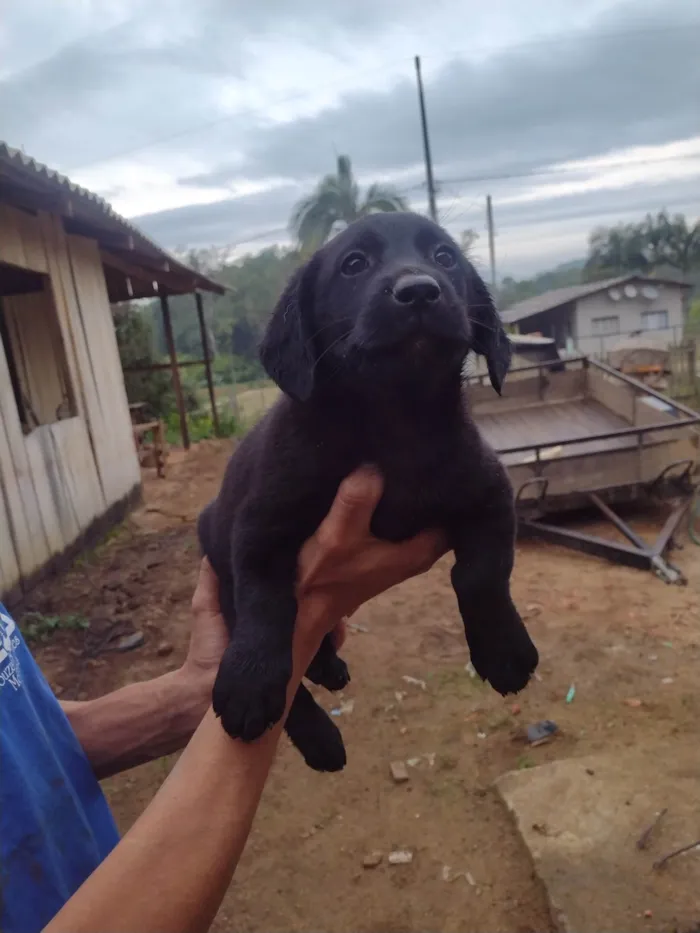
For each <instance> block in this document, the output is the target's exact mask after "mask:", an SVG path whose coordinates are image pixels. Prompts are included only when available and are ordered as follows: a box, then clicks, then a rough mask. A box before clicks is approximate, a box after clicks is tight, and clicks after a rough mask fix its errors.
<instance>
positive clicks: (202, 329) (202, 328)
mask: <svg viewBox="0 0 700 933" xmlns="http://www.w3.org/2000/svg"><path fill="white" fill-rule="evenodd" d="M194 300H195V302H196V304H197V317H198V318H199V333H200V335H201V338H202V350H203V351H204V371H205V372H206V374H207V386H208V388H209V401H210V402H211V420H212V423H213V425H214V433H215V434H216V436H217V437H219V436H220V434H221V431H220V429H219V413H218V411H217V410H216V393H215V392H214V380H213V378H212V374H211V357H210V355H209V341H208V340H207V327H206V324H205V323H204V308H203V306H202V293H201V292H195V293H194Z"/></svg>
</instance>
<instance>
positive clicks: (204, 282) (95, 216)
mask: <svg viewBox="0 0 700 933" xmlns="http://www.w3.org/2000/svg"><path fill="white" fill-rule="evenodd" d="M0 180H3V181H4V182H5V183H6V184H8V183H9V185H10V187H12V186H13V185H14V186H15V187H18V188H21V187H22V184H23V182H24V183H25V185H26V187H27V188H28V189H29V190H31V191H32V192H33V193H34V194H35V195H37V194H38V195H41V194H45V195H46V196H47V197H51V196H56V195H59V196H60V195H65V196H66V204H65V209H64V210H62V211H60V213H61V214H62V216H63V217H64V218H66V219H67V220H68V221H70V220H78V221H80V220H83V221H85V222H86V223H89V224H90V225H92V226H94V227H97V228H100V229H101V230H103V231H104V232H105V233H118V234H124V235H125V236H126V237H129V238H131V240H133V249H130V250H129V261H130V262H131V263H133V264H135V265H138V258H139V254H141V255H142V257H143V258H148V259H150V260H151V261H153V260H160V261H161V262H162V263H163V264H165V266H166V268H164V270H163V271H164V272H167V276H168V278H169V279H170V281H171V282H172V280H173V278H175V279H177V278H180V277H182V279H183V281H182V288H183V291H185V292H187V291H193V290H194V289H196V288H199V289H203V290H206V291H213V292H217V293H219V294H223V292H224V291H225V288H224V287H223V286H222V285H220V284H219V283H218V282H215V281H214V280H213V279H210V278H209V277H208V276H206V275H202V274H201V273H200V272H197V271H196V270H195V269H191V268H190V267H189V266H187V265H185V264H184V263H182V262H180V261H179V260H178V259H175V257H174V256H172V255H171V254H170V253H168V252H167V251H166V250H164V249H163V248H162V247H160V246H158V244H157V243H155V242H154V241H153V240H151V239H150V238H149V237H147V236H146V235H145V234H144V233H142V232H141V231H140V230H139V229H138V227H136V226H134V224H132V223H131V222H130V221H128V220H126V218H124V217H122V216H121V215H120V214H117V212H116V211H115V210H114V208H113V207H112V206H111V205H110V204H109V203H108V202H107V201H105V200H104V198H101V197H100V196H99V195H97V194H95V193H94V192H92V191H88V189H87V188H83V187H82V186H81V185H77V184H75V182H72V181H71V180H70V179H69V178H67V177H66V176H65V175H62V174H61V173H60V172H57V171H56V170H55V169H52V168H49V167H48V166H47V165H44V164H43V163H41V162H38V161H37V160H36V159H33V158H31V156H28V155H26V154H25V153H24V152H21V151H20V150H19V149H15V148H13V147H12V146H9V145H8V144H7V143H5V142H3V141H2V140H0ZM1 197H2V193H1V190H0V198H1ZM47 210H50V211H52V212H56V207H55V205H53V204H52V205H51V206H48V207H47ZM144 272H147V273H148V275H151V276H152V278H153V279H154V280H155V281H159V274H158V272H157V271H155V270H153V269H151V268H150V267H148V266H146V267H145V268H144ZM188 286H189V287H188ZM151 294H152V293H151ZM142 297H143V296H142Z"/></svg>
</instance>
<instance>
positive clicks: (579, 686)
mask: <svg viewBox="0 0 700 933" xmlns="http://www.w3.org/2000/svg"><path fill="white" fill-rule="evenodd" d="M229 449H230V448H229V447H228V445H227V444H225V443H213V442H205V443H203V444H201V445H199V447H197V448H196V449H194V450H193V451H192V452H191V453H190V454H189V455H188V457H187V458H184V459H182V461H181V462H180V463H174V464H173V466H172V468H171V470H170V475H169V477H168V479H166V480H164V481H157V480H154V479H152V478H147V480H146V507H145V508H144V509H142V510H141V511H140V512H139V513H137V514H136V515H135V516H134V517H133V519H131V520H130V521H129V522H128V524H127V525H126V526H125V528H124V529H123V530H122V531H121V532H120V533H119V534H118V535H116V536H113V537H112V539H111V540H110V541H109V542H108V543H107V544H105V545H104V546H103V547H101V548H100V549H99V550H98V552H96V553H95V554H93V555H92V556H91V557H90V558H89V559H88V560H85V561H83V562H82V563H81V565H80V566H78V567H76V568H75V569H74V570H73V571H72V572H71V573H69V574H68V575H66V576H65V577H63V578H62V579H61V580H59V581H53V582H52V583H51V584H49V585H47V586H45V587H44V588H43V589H42V590H40V591H39V592H37V593H36V594H35V596H34V597H33V599H32V603H33V608H36V609H39V610H41V611H43V612H47V613H48V612H61V613H78V614H81V615H84V616H86V617H88V618H89V619H90V620H91V626H90V630H89V631H88V633H87V636H83V634H82V633H80V634H79V633H75V632H72V633H59V634H58V635H56V636H55V637H54V638H53V639H52V641H51V643H50V644H48V645H46V646H45V647H43V648H42V649H41V650H40V651H39V652H38V656H39V660H40V662H41V663H42V666H43V668H44V670H45V671H46V672H47V674H48V676H49V678H50V680H51V682H52V684H53V685H54V687H56V689H57V690H58V692H59V693H62V695H63V696H76V695H80V696H81V697H84V696H93V695H96V694H99V693H102V692H104V691H105V690H108V689H112V688H114V687H117V686H119V685H120V684H122V683H126V682H129V681H133V680H138V679H142V678H144V677H150V676H153V675H154V674H157V673H160V672H162V671H164V670H167V669H170V668H174V667H176V666H177V665H178V664H179V663H180V662H181V661H182V659H183V657H184V654H185V651H186V645H187V637H188V626H189V600H190V598H191V594H192V590H193V586H194V582H195V578H196V572H197V565H198V549H197V542H196V538H195V534H194V528H193V524H192V522H193V519H194V517H195V516H196V514H197V512H198V510H199V508H201V506H202V505H203V504H204V503H205V502H206V501H207V500H208V498H209V497H210V496H211V495H212V494H213V493H214V492H215V490H216V488H217V486H218V483H219V480H220V476H221V472H222V470H223V467H224V463H225V459H226V456H227V454H228V451H229ZM640 530H642V531H643V526H642V528H641V529H640ZM675 559H676V562H677V563H678V564H679V565H681V566H682V567H683V569H684V570H685V572H686V574H687V576H688V577H689V580H690V584H689V586H687V587H685V588H680V587H671V586H665V585H664V584H663V583H661V582H660V581H658V580H657V579H655V578H654V577H652V576H651V575H648V574H644V573H641V572H639V571H634V570H626V569H624V568H620V567H615V566H610V565H606V564H605V563H603V562H601V561H598V560H595V559H593V558H588V557H585V556H578V555H576V554H572V553H570V552H567V551H563V550H558V549H556V548H551V547H547V546H544V545H543V546H538V545H534V544H533V545H528V546H527V547H522V548H520V549H519V551H518V558H517V566H516V572H515V582H514V590H515V597H516V599H517V602H518V604H519V606H520V608H521V611H523V613H524V615H525V616H526V617H527V621H528V626H529V628H530V630H531V632H532V634H533V636H534V638H535V640H536V642H537V644H538V647H539V649H540V653H541V656H542V662H541V666H540V670H539V674H540V678H541V679H540V680H539V681H537V682H534V683H533V684H532V686H531V687H530V688H529V689H528V690H527V691H526V693H525V694H523V695H522V696H521V697H519V698H518V701H517V704H514V703H513V701H512V700H511V701H504V700H503V699H501V698H500V697H498V696H497V695H496V694H495V693H494V692H493V691H492V690H490V689H489V688H487V687H485V686H483V685H481V683H480V682H478V681H477V680H474V679H473V678H471V677H470V676H469V674H468V672H467V671H465V663H466V662H467V660H468V656H467V651H466V646H465V644H464V639H463V635H462V633H461V631H460V629H461V626H460V622H459V617H458V614H457V610H456V605H455V599H454V596H453V593H452V591H451V588H450V583H449V575H448V570H449V561H448V560H447V559H445V560H444V561H442V562H441V563H440V564H439V565H438V566H437V567H436V568H434V569H433V570H432V571H431V572H430V573H429V574H427V575H425V576H424V577H421V578H418V579H415V580H412V581H410V582H408V583H407V584H404V585H403V586H401V587H398V588H396V589H395V590H392V591H390V592H389V593H386V594H384V595H383V596H382V597H380V598H378V599H376V600H374V601H373V602H372V603H371V604H369V605H367V606H365V607H364V608H363V609H362V610H361V611H360V612H358V613H357V615H356V616H355V618H354V622H355V623H356V625H357V628H356V629H355V630H354V631H352V632H351V635H350V638H349V642H348V645H347V648H346V650H345V652H344V653H345V657H346V658H347V660H348V662H349V664H350V666H351V670H352V673H353V682H352V684H351V686H350V688H349V689H348V690H347V691H346V693H345V696H344V699H346V700H347V699H353V700H354V708H353V710H352V712H351V713H347V714H344V715H342V716H340V717H339V718H338V720H337V721H338V723H339V724H340V725H341V727H342V729H343V733H344V736H345V740H346V744H347V748H348V754H349V764H348V767H347V769H346V771H345V772H344V773H342V774H341V775H337V776H320V775H315V774H313V773H312V772H311V771H309V770H308V769H306V768H305V767H304V766H303V764H302V762H301V759H300V758H299V757H298V755H297V754H296V752H295V751H294V750H293V749H291V748H290V747H287V746H286V745H285V747H284V748H283V750H282V753H281V755H280V757H279V760H278V763H277V766H276V769H275V772H274V775H273V777H272V780H271V781H270V784H269V787H268V789H267V792H266V795H265V799H264V803H263V806H262V809H261V812H260V815H259V818H258V821H257V823H256V827H255V830H254V833H253V836H252V838H251V842H250V845H249V848H248V850H247V852H246V855H245V858H244V860H243V862H242V864H241V867H240V870H239V873H238V876H237V879H236V883H235V884H234V885H233V887H232V888H231V890H230V892H229V893H228V895H227V897H226V900H225V902H224V905H223V907H222V910H221V912H220V915H219V917H218V919H217V921H216V926H215V929H216V930H220V931H224V930H231V929H234V928H235V929H237V930H251V931H253V930H255V931H260V930H265V931H273V930H274V931H282V930H304V931H308V930H320V929H323V930H328V931H336V930H337V931H344V933H345V931H348V933H349V931H354V930H372V931H410V930H415V931H424V930H427V929H433V930H438V929H439V930H444V931H457V930H461V931H463V930H499V931H513V933H515V931H518V933H524V931H544V930H548V929H551V921H550V918H549V915H548V911H547V907H546V903H545V898H544V896H543V892H542V891H541V890H540V888H539V886H538V884H537V882H536V881H535V880H534V877H533V872H532V868H531V865H530V862H529V859H528V856H527V854H526V852H525V850H524V847H523V846H522V844H521V843H520V841H519V838H518V836H517V835H516V833H515V830H514V828H513V825H512V824H511V822H510V819H509V817H508V816H507V814H506V813H505V810H504V808H503V807H502V805H501V804H500V803H499V801H498V800H497V798H496V796H495V793H494V791H493V790H492V788H491V783H492V781H493V780H494V779H495V778H496V777H497V776H498V775H500V774H501V773H503V772H504V771H507V770H509V769H517V768H527V767H531V766H532V765H534V764H537V763H540V762H543V761H546V760H550V759H553V758H562V757H569V756H572V755H581V754H588V753H591V752H594V751H598V750H604V749H605V750H614V749H616V748H622V747H627V746H630V747H631V746H642V745H645V744H649V743H652V742H654V741H655V740H661V739H663V738H665V737H667V736H668V735H669V734H673V735H678V736H680V737H683V736H687V738H688V742H687V743H686V744H687V749H688V752H687V755H688V760H687V766H688V767H689V768H697V761H696V759H697V723H698V718H699V717H700V694H699V693H698V690H697V670H698V661H699V660H700V549H697V548H694V547H693V546H692V545H689V544H687V542H686V546H685V548H684V549H683V550H682V551H680V552H679V553H678V554H677V556H676V558H675ZM115 626H116V627H117V629H118V630H120V631H129V630H131V629H132V628H134V629H139V630H141V631H143V632H144V634H145V635H146V643H145V645H144V646H143V647H142V648H140V649H138V650H136V651H134V652H132V653H130V654H123V655H117V654H113V653H109V654H104V653H103V654H101V655H99V656H97V657H94V658H87V659H86V658H85V657H83V650H82V649H83V638H84V637H86V639H87V640H86V642H85V644H88V646H90V647H93V648H96V647H99V643H100V640H102V641H104V638H105V637H106V636H107V635H108V634H109V633H110V632H112V631H114V630H115V628H114V627H115ZM163 641H167V642H168V643H170V644H171V645H172V648H173V650H172V652H171V653H170V654H169V655H167V656H161V655H160V654H159V653H158V651H159V646H160V648H161V650H165V648H164V647H163V646H162V644H161V643H162V642H163ZM404 677H409V678H416V679H418V680H422V681H424V683H425V689H423V688H422V686H421V685H420V684H416V683H413V682H406V681H405V680H404ZM572 684H574V685H575V698H574V700H573V702H571V703H569V704H567V703H566V702H565V697H566V694H567V691H568V690H569V688H570V686H571V685H572ZM319 697H320V699H321V701H322V702H323V703H324V704H325V705H326V707H327V708H331V707H333V706H336V705H337V703H338V699H337V698H331V697H330V696H328V695H327V694H319ZM545 718H546V719H554V720H555V721H556V722H557V723H558V725H559V727H560V729H561V734H560V735H559V736H558V737H557V738H556V740H555V741H553V742H552V743H550V744H549V745H544V746H541V747H539V748H535V749H530V748H528V747H526V745H525V742H524V741H523V739H522V737H521V735H522V730H523V727H524V725H526V724H527V723H529V722H533V721H535V720H538V719H545ZM397 759H403V760H413V759H416V760H415V761H414V762H413V764H412V765H409V772H410V775H411V777H410V780H409V781H408V782H407V783H404V784H400V785H395V784H394V783H393V782H392V779H391V776H390V773H389V763H390V762H391V761H393V760H397ZM677 764H678V765H679V766H680V767H682V766H683V762H679V763H677ZM171 765H172V760H168V759H166V760H164V761H161V762H156V763H154V764H152V765H149V766H145V767H143V768H140V769H138V770H136V771H134V772H131V773H130V774H127V775H123V776H121V777H119V778H117V779H113V780H111V781H109V782H108V783H107V792H108V794H109V798H110V800H111V803H112V805H113V807H114V810H115V813H116V816H117V819H118V821H119V824H120V826H121V827H122V829H125V828H126V827H128V826H129V825H130V823H131V822H132V821H133V819H134V818H135V817H136V816H137V814H138V813H139V812H140V811H141V810H142V808H143V807H144V806H145V804H146V803H147V802H148V800H149V799H150V798H151V796H152V795H153V793H154V791H155V790H156V788H157V787H158V785H159V784H160V782H161V781H162V779H163V777H164V776H165V774H166V773H167V771H168V769H169V767H171ZM393 848H409V849H411V850H413V852H414V857H413V861H412V863H411V864H410V865H395V866H390V865H388V864H387V862H386V855H387V854H388V852H389V851H391V850H392V849H393ZM375 850H376V851H380V852H382V854H383V856H384V858H383V861H382V863H381V864H380V865H379V866H378V867H376V868H363V858H364V857H365V856H366V855H368V854H369V853H371V852H373V851H375ZM445 866H448V867H449V871H447V870H446V869H445ZM456 873H468V876H467V877H465V875H464V874H461V875H460V877H458V878H457V879H456V880H444V879H445V877H449V878H452V876H453V875H454V874H456ZM472 882H473V883H472ZM640 910H643V906H642V903H641V900H640ZM638 922H639V921H638V920H637V919H635V924H636V923H638ZM630 928H631V927H630Z"/></svg>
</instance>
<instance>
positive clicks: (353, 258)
mask: <svg viewBox="0 0 700 933" xmlns="http://www.w3.org/2000/svg"><path fill="white" fill-rule="evenodd" d="M368 266H369V259H367V257H366V256H365V254H364V253H361V252H360V251H359V250H354V251H353V252H352V253H348V255H347V256H346V257H345V259H344V260H343V262H342V265H341V267H340V271H341V272H342V273H343V275H359V274H360V272H364V271H365V269H366V268H367V267H368Z"/></svg>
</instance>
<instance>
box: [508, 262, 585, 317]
mask: <svg viewBox="0 0 700 933" xmlns="http://www.w3.org/2000/svg"><path fill="white" fill-rule="evenodd" d="M585 265H586V260H585V259H572V260H569V262H562V263H560V265H558V266H555V267H554V269H549V270H547V271H546V272H540V273H539V274H538V275H536V276H534V277H533V278H531V279H514V278H512V277H511V276H506V277H505V278H504V279H503V280H502V282H501V285H500V288H499V289H498V296H497V297H498V306H499V308H500V309H501V311H505V310H506V308H509V307H510V306H511V305H514V304H515V303H516V302H518V301H523V300H524V299H525V298H534V297H535V296H536V295H542V294H544V292H548V291H550V290H551V289H553V288H566V286H568V285H580V284H581V283H582V282H583V270H584V267H585Z"/></svg>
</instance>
